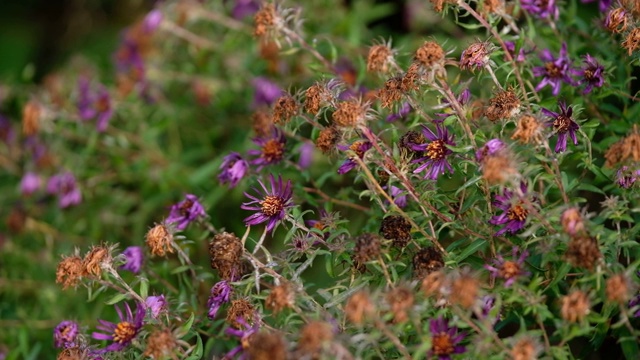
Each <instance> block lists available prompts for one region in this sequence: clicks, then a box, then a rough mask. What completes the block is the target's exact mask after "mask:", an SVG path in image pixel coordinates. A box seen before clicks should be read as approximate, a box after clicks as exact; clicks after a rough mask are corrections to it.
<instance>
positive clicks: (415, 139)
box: [398, 130, 426, 160]
mask: <svg viewBox="0 0 640 360" xmlns="http://www.w3.org/2000/svg"><path fill="white" fill-rule="evenodd" d="M425 142H426V139H425V138H424V135H423V134H422V132H419V131H413V130H411V131H408V132H407V133H406V134H404V135H402V137H401V138H400V143H399V144H398V146H399V147H400V150H401V151H402V152H403V154H406V155H405V156H406V157H407V159H408V160H412V159H419V158H421V157H423V156H424V151H419V150H413V148H412V147H411V146H412V145H422V144H424V143H425Z"/></svg>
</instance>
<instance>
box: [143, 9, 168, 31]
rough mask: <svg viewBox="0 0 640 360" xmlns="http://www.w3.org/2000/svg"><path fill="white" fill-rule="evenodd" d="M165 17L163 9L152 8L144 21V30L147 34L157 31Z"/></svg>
mask: <svg viewBox="0 0 640 360" xmlns="http://www.w3.org/2000/svg"><path fill="white" fill-rule="evenodd" d="M163 18H164V15H162V11H160V10H158V9H154V10H151V11H150V12H149V13H148V14H147V16H145V17H144V20H143V21H142V28H143V29H144V32H145V33H147V34H151V33H153V32H155V31H156V30H157V29H158V28H159V27H160V24H161V23H162V19H163Z"/></svg>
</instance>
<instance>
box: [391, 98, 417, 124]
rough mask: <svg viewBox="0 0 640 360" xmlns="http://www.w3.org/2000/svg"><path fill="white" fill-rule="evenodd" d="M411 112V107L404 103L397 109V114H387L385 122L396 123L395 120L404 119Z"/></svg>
mask: <svg viewBox="0 0 640 360" xmlns="http://www.w3.org/2000/svg"><path fill="white" fill-rule="evenodd" d="M412 111H413V108H412V107H411V105H410V104H409V103H408V102H406V101H405V102H403V103H402V105H401V106H400V109H398V112H396V113H393V114H389V116H387V121H388V122H393V121H396V120H399V119H404V118H405V117H407V115H409V113H411V112H412Z"/></svg>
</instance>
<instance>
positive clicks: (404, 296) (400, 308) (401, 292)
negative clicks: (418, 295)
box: [386, 286, 414, 324]
mask: <svg viewBox="0 0 640 360" xmlns="http://www.w3.org/2000/svg"><path fill="white" fill-rule="evenodd" d="M386 299H387V303H388V304H389V307H390V308H391V313H392V314H393V322H394V323H396V324H397V323H403V322H406V321H407V320H409V315H408V314H407V312H408V311H410V310H411V308H412V307H413V302H414V296H413V291H411V289H409V288H408V287H406V286H398V287H396V288H394V289H391V291H389V292H388V293H387V296H386Z"/></svg>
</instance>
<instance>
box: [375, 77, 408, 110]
mask: <svg viewBox="0 0 640 360" xmlns="http://www.w3.org/2000/svg"><path fill="white" fill-rule="evenodd" d="M402 88H403V86H402V77H399V76H396V77H392V78H391V79H389V80H387V81H386V82H385V83H384V88H382V89H380V91H379V92H378V97H379V98H380V101H381V102H382V107H383V108H389V109H390V108H391V107H393V104H395V103H396V102H398V101H400V99H401V98H402Z"/></svg>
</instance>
